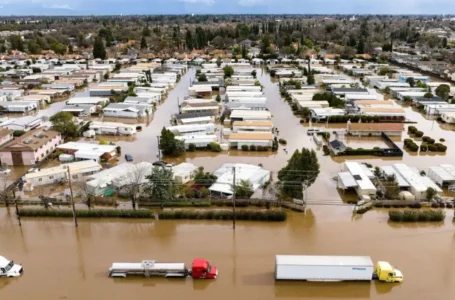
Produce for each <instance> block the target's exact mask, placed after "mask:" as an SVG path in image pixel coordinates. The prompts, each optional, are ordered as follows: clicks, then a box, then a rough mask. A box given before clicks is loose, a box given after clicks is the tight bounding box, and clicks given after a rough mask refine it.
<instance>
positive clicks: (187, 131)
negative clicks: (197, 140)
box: [167, 123, 215, 136]
mask: <svg viewBox="0 0 455 300" xmlns="http://www.w3.org/2000/svg"><path fill="white" fill-rule="evenodd" d="M167 130H169V131H171V132H173V133H174V134H177V135H184V136H192V135H204V134H213V133H214V132H215V124H213V123H208V124H195V125H177V126H170V127H167Z"/></svg>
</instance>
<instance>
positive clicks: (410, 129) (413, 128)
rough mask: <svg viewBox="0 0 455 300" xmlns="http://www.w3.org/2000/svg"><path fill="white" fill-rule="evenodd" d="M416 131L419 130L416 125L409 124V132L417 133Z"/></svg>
mask: <svg viewBox="0 0 455 300" xmlns="http://www.w3.org/2000/svg"><path fill="white" fill-rule="evenodd" d="M416 131H417V128H416V127H415V126H409V127H408V132H410V133H415V132H416Z"/></svg>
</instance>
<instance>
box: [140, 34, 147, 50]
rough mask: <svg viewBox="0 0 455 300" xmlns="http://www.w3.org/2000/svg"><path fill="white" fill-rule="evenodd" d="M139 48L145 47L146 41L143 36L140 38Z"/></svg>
mask: <svg viewBox="0 0 455 300" xmlns="http://www.w3.org/2000/svg"><path fill="white" fill-rule="evenodd" d="M141 49H147V41H146V40H145V36H142V39H141Z"/></svg>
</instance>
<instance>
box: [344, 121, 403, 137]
mask: <svg viewBox="0 0 455 300" xmlns="http://www.w3.org/2000/svg"><path fill="white" fill-rule="evenodd" d="M403 131H404V125H403V124H402V123H348V128H347V133H348V134H350V135H353V136H381V134H382V133H385V134H387V135H388V136H401V133H402V132H403Z"/></svg>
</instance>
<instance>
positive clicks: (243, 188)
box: [234, 180, 254, 198]
mask: <svg viewBox="0 0 455 300" xmlns="http://www.w3.org/2000/svg"><path fill="white" fill-rule="evenodd" d="M234 191H235V196H236V197H239V198H250V197H251V196H252V195H253V193H254V191H253V184H252V183H251V181H249V180H240V183H239V184H236V185H235V187H234Z"/></svg>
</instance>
